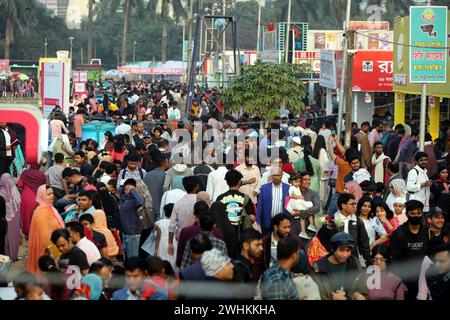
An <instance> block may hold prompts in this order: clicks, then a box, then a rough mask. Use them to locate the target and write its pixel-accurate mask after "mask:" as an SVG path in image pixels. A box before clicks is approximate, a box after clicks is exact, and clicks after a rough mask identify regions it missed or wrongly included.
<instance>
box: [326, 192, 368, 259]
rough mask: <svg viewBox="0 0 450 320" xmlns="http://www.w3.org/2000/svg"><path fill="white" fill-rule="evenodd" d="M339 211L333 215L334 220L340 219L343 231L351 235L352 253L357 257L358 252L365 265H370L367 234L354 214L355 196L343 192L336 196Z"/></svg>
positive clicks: (362, 223) (362, 224)
mask: <svg viewBox="0 0 450 320" xmlns="http://www.w3.org/2000/svg"><path fill="white" fill-rule="evenodd" d="M337 203H338V208H339V212H337V213H336V215H335V217H334V218H335V220H341V221H342V222H343V224H344V230H343V231H344V232H345V233H348V234H350V235H351V236H352V238H353V240H354V243H355V246H354V247H352V255H353V257H355V258H358V253H359V254H360V255H361V256H362V257H363V258H364V261H365V262H366V266H369V265H371V261H370V260H371V259H370V245H369V236H368V235H367V231H366V228H365V226H364V222H362V220H361V219H359V218H358V217H357V216H356V215H355V211H356V200H355V196H354V195H352V194H349V193H343V194H341V195H339V198H338V201H337Z"/></svg>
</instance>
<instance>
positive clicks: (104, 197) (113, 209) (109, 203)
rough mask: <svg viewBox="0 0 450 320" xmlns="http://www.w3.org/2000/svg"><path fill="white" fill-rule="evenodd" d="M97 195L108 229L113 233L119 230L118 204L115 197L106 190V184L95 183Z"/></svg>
mask: <svg viewBox="0 0 450 320" xmlns="http://www.w3.org/2000/svg"><path fill="white" fill-rule="evenodd" d="M97 190H98V195H99V196H100V200H101V205H102V208H103V212H105V215H106V222H107V224H108V229H110V230H111V231H112V232H113V233H114V232H115V231H116V230H120V229H121V228H120V219H119V205H118V203H117V200H116V198H115V197H114V196H113V195H111V193H110V192H109V191H108V187H107V186H106V184H104V183H102V182H100V183H97Z"/></svg>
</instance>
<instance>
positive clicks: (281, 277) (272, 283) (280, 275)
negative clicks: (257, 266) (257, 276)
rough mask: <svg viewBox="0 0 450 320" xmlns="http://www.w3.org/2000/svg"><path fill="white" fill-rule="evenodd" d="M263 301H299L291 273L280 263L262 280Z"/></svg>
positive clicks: (271, 268)
mask: <svg viewBox="0 0 450 320" xmlns="http://www.w3.org/2000/svg"><path fill="white" fill-rule="evenodd" d="M261 295H262V298H263V300H298V293H297V289H296V287H295V284H294V281H293V280H292V274H291V272H289V271H287V270H285V269H283V268H282V267H281V266H280V265H279V264H278V263H277V264H274V265H273V266H271V267H270V268H269V269H267V270H266V272H264V274H263V276H262V279H261Z"/></svg>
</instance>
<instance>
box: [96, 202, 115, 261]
mask: <svg viewBox="0 0 450 320" xmlns="http://www.w3.org/2000/svg"><path fill="white" fill-rule="evenodd" d="M92 216H93V217H94V225H93V226H92V228H93V229H94V231H97V232H100V233H102V234H103V235H104V236H105V238H106V244H107V245H108V247H107V249H108V256H115V255H117V253H118V252H119V247H118V246H117V243H116V239H114V236H113V234H112V232H111V230H109V229H108V225H107V223H106V215H105V212H103V210H95V211H94V212H93V213H92Z"/></svg>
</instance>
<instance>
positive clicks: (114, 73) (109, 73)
mask: <svg viewBox="0 0 450 320" xmlns="http://www.w3.org/2000/svg"><path fill="white" fill-rule="evenodd" d="M105 76H107V77H117V76H120V71H119V70H116V69H111V70H108V71H106V72H105Z"/></svg>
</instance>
